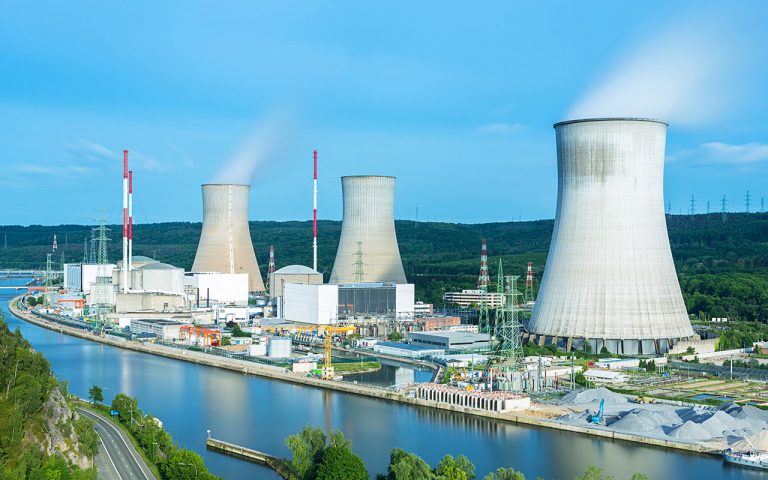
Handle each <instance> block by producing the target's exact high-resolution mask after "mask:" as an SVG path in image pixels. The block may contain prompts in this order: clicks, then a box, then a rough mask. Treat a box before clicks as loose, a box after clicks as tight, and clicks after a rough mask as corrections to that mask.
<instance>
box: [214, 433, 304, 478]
mask: <svg viewBox="0 0 768 480" xmlns="http://www.w3.org/2000/svg"><path fill="white" fill-rule="evenodd" d="M205 446H206V448H208V450H213V451H215V452H219V453H222V454H224V455H229V456H230V457H235V458H240V459H242V460H246V461H248V462H251V463H257V464H259V465H264V466H266V467H269V468H271V469H272V470H274V471H275V473H277V474H278V475H280V476H281V477H282V478H284V479H286V480H290V479H293V475H291V470H290V468H288V465H287V463H288V461H287V460H285V459H283V458H279V457H275V456H273V455H270V454H268V453H264V452H259V451H258V450H252V449H250V448H246V447H242V446H240V445H235V444H234V443H229V442H225V441H223V440H218V439H215V438H210V437H208V439H207V440H206V441H205Z"/></svg>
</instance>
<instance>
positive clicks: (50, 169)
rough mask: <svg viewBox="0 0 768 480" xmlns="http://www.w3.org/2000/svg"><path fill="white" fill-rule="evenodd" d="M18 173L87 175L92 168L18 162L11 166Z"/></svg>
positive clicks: (68, 175)
mask: <svg viewBox="0 0 768 480" xmlns="http://www.w3.org/2000/svg"><path fill="white" fill-rule="evenodd" d="M13 170H15V171H16V172H18V173H22V174H25V175H47V176H51V177H59V178H68V177H76V176H78V175H88V174H90V173H91V172H92V171H93V170H92V169H91V168H90V167H84V166H81V165H62V166H58V165H56V166H53V165H40V164H36V163H20V164H18V165H15V166H14V167H13Z"/></svg>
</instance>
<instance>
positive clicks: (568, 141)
mask: <svg viewBox="0 0 768 480" xmlns="http://www.w3.org/2000/svg"><path fill="white" fill-rule="evenodd" d="M554 128H555V132H556V136H557V167H558V194H557V213H556V217H555V227H554V232H553V234H552V243H551V245H550V249H549V256H548V258H547V264H546V269H545V271H544V277H543V280H542V284H541V288H540V290H539V294H538V299H537V301H536V304H535V306H534V309H533V315H532V318H531V321H530V324H529V326H528V330H529V332H530V334H531V335H532V336H533V337H534V339H535V340H536V341H538V342H539V343H540V344H545V343H547V344H548V343H557V344H559V345H561V346H564V347H567V348H568V349H570V348H583V347H584V342H585V341H586V342H589V345H590V347H591V349H592V351H593V352H598V351H600V350H601V349H602V347H603V346H605V347H607V349H608V350H609V351H611V352H613V353H623V354H649V353H661V352H666V351H668V350H669V349H670V348H671V347H672V345H674V343H675V342H677V341H678V340H681V339H686V338H688V337H691V336H692V335H693V329H692V328H691V323H690V321H689V319H688V314H687V312H686V308H685V304H684V303H683V296H682V293H681V291H680V285H679V283H678V280H677V274H676V272H675V265H674V263H673V261H672V252H671V250H670V246H669V238H668V236H667V226H666V219H665V216H664V196H663V176H664V148H665V142H666V128H667V124H665V123H663V122H660V121H655V120H646V119H634V118H616V119H608V118H605V119H603V118H600V119H588V120H571V121H566V122H560V123H556V124H555V125H554Z"/></svg>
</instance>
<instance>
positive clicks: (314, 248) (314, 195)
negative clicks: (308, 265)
mask: <svg viewBox="0 0 768 480" xmlns="http://www.w3.org/2000/svg"><path fill="white" fill-rule="evenodd" d="M313 157H314V161H315V178H314V185H313V189H312V269H313V270H314V271H317V150H315V152H314V154H313Z"/></svg>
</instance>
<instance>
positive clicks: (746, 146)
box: [701, 142, 768, 164]
mask: <svg viewBox="0 0 768 480" xmlns="http://www.w3.org/2000/svg"><path fill="white" fill-rule="evenodd" d="M701 147H702V149H703V153H704V161H705V162H706V163H722V164H754V163H760V162H768V144H765V143H756V142H750V143H743V144H740V145H739V144H732V143H723V142H709V143H705V144H703V145H702V146H701Z"/></svg>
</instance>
